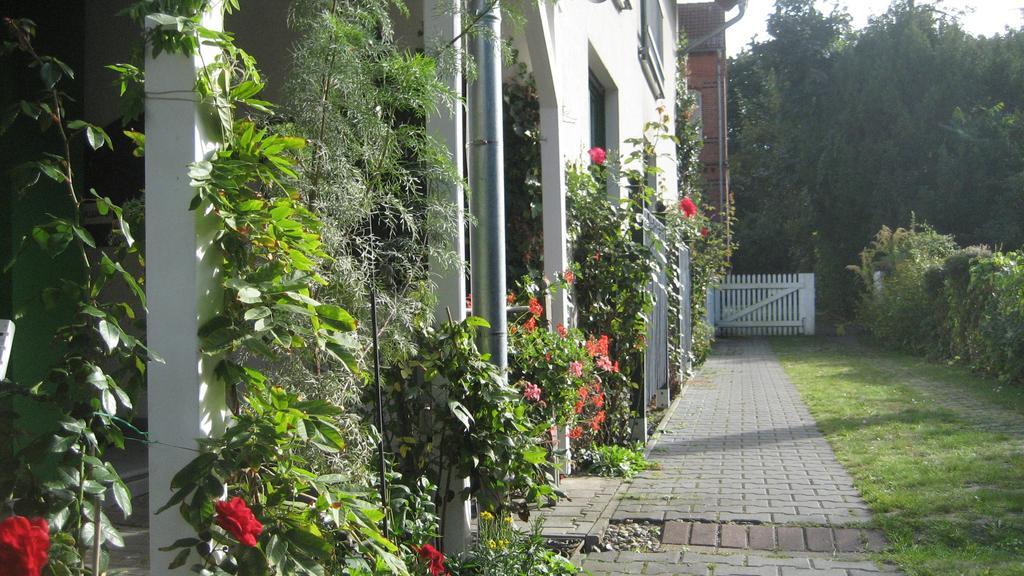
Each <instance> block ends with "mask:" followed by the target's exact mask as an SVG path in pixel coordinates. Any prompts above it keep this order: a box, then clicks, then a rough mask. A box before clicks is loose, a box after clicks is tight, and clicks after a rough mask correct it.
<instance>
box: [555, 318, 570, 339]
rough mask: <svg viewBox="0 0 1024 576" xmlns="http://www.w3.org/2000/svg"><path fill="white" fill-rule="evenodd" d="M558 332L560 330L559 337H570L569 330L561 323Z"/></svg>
mask: <svg viewBox="0 0 1024 576" xmlns="http://www.w3.org/2000/svg"><path fill="white" fill-rule="evenodd" d="M556 330H558V335H559V336H561V337H562V338H565V337H566V336H568V335H569V330H568V329H567V328H566V327H565V324H562V323H561V322H559V323H558V328H556Z"/></svg>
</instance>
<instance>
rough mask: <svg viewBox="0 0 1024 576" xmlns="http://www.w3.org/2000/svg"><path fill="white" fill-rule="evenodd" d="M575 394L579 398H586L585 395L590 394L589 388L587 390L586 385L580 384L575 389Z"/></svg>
mask: <svg viewBox="0 0 1024 576" xmlns="http://www.w3.org/2000/svg"><path fill="white" fill-rule="evenodd" d="M576 395H577V396H579V397H580V400H586V399H587V397H588V396H590V390H588V389H587V387H586V386H580V387H579V388H578V389H577V390H576Z"/></svg>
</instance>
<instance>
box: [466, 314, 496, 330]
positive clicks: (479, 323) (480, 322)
mask: <svg viewBox="0 0 1024 576" xmlns="http://www.w3.org/2000/svg"><path fill="white" fill-rule="evenodd" d="M466 326H475V327H477V328H490V327H491V324H490V323H489V322H488V321H487V320H484V319H483V318H481V317H479V316H469V317H467V318H466Z"/></svg>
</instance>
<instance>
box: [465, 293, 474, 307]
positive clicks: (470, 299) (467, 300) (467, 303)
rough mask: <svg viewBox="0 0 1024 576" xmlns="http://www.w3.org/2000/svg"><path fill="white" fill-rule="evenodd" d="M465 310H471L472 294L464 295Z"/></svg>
mask: <svg viewBox="0 0 1024 576" xmlns="http://www.w3.org/2000/svg"><path fill="white" fill-rule="evenodd" d="M466 308H469V309H472V308H473V295H472V294H466Z"/></svg>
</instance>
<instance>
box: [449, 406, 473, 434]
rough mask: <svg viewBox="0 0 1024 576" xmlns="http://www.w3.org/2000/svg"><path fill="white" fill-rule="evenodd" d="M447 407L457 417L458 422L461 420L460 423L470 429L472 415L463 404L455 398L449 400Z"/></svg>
mask: <svg viewBox="0 0 1024 576" xmlns="http://www.w3.org/2000/svg"><path fill="white" fill-rule="evenodd" d="M448 409H449V410H451V411H452V414H453V415H454V416H455V417H456V418H458V420H459V422H462V425H463V426H465V427H466V430H469V429H470V427H471V424H472V423H473V416H472V415H471V414H470V413H469V410H467V409H466V407H465V406H463V405H462V404H461V403H460V402H458V401H456V400H449V401H448Z"/></svg>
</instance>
